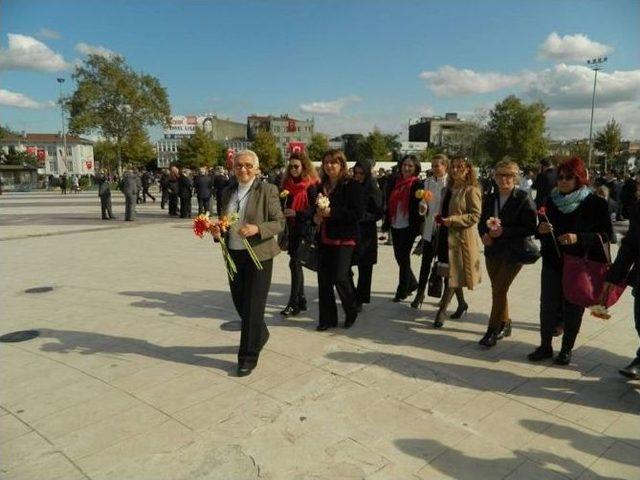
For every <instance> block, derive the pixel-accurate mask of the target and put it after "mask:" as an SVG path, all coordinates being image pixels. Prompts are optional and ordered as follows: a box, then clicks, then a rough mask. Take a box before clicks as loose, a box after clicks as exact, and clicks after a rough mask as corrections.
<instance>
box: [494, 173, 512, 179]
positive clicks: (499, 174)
mask: <svg viewBox="0 0 640 480" xmlns="http://www.w3.org/2000/svg"><path fill="white" fill-rule="evenodd" d="M513 177H515V175H514V174H513V173H496V178H513Z"/></svg>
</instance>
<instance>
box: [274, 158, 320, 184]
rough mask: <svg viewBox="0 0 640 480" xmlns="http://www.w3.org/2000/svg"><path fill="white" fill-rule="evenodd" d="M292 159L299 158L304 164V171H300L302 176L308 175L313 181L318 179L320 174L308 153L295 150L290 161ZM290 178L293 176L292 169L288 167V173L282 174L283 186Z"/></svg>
mask: <svg viewBox="0 0 640 480" xmlns="http://www.w3.org/2000/svg"><path fill="white" fill-rule="evenodd" d="M291 160H298V161H299V162H300V164H301V165H302V171H301V172H300V177H301V178H305V177H307V178H309V179H310V180H311V181H312V182H313V183H315V182H317V181H318V174H317V173H316V169H315V168H314V166H313V163H311V160H309V157H307V154H306V153H304V152H293V153H292V154H291V155H289V162H291ZM289 178H291V170H289V168H288V167H287V171H286V173H285V174H284V175H283V176H282V182H281V186H283V185H284V184H285V183H286V182H287V180H289Z"/></svg>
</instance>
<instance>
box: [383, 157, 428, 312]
mask: <svg viewBox="0 0 640 480" xmlns="http://www.w3.org/2000/svg"><path fill="white" fill-rule="evenodd" d="M419 174H420V161H419V160H418V159H417V157H416V156H415V155H408V156H406V157H405V158H404V159H403V160H402V164H401V170H400V176H399V177H398V179H397V180H396V182H395V184H394V186H393V190H392V191H391V194H390V195H389V205H388V207H387V216H388V219H389V223H390V225H391V239H392V241H393V255H394V257H395V259H396V262H397V263H398V270H399V271H398V287H397V288H396V294H395V296H394V297H393V301H394V302H401V301H402V300H404V299H405V298H407V297H408V296H409V295H411V294H412V293H413V292H414V291H415V290H416V289H417V288H418V281H417V280H416V277H415V275H414V274H413V272H412V271H411V249H412V248H413V242H414V241H415V239H416V237H417V236H418V235H419V234H420V233H421V230H422V222H423V221H424V216H422V215H420V213H419V211H418V210H419V205H420V200H421V199H419V198H416V192H417V191H418V189H420V188H421V186H422V182H421V181H420V179H419V178H418V175H419Z"/></svg>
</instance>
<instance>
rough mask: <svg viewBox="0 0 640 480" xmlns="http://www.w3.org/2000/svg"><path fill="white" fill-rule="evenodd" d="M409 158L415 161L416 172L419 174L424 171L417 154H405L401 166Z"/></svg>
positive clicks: (412, 161)
mask: <svg viewBox="0 0 640 480" xmlns="http://www.w3.org/2000/svg"><path fill="white" fill-rule="evenodd" d="M407 160H409V161H410V162H411V163H413V166H414V167H415V173H414V174H415V175H416V176H417V175H418V174H419V173H420V172H421V171H422V165H420V160H418V157H416V156H415V155H405V156H404V157H403V158H402V161H401V162H400V168H402V165H403V164H404V162H406V161H407Z"/></svg>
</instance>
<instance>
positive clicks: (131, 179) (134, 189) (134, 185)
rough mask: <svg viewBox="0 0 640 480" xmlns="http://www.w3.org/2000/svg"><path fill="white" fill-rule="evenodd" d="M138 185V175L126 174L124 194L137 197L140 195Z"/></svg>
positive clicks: (123, 183) (123, 185)
mask: <svg viewBox="0 0 640 480" xmlns="http://www.w3.org/2000/svg"><path fill="white" fill-rule="evenodd" d="M138 183H139V179H138V174H136V173H125V175H124V178H123V179H122V193H124V195H125V196H133V197H135V196H136V195H137V194H138Z"/></svg>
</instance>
